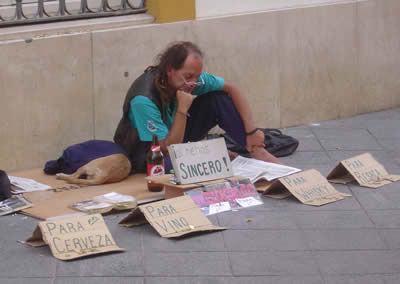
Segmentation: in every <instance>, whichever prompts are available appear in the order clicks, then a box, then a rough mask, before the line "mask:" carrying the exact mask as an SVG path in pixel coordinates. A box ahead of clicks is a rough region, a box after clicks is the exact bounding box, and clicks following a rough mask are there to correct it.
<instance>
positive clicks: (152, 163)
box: [146, 134, 165, 192]
mask: <svg viewBox="0 0 400 284" xmlns="http://www.w3.org/2000/svg"><path fill="white" fill-rule="evenodd" d="M146 162H147V176H160V175H164V174H165V166H164V155H163V153H162V152H161V147H160V144H159V142H158V137H157V135H155V134H153V141H152V143H151V146H150V150H149V151H148V152H147V156H146ZM163 187H164V185H162V184H160V183H156V182H153V181H150V180H148V181H147V189H148V190H149V191H151V192H159V191H162V190H163Z"/></svg>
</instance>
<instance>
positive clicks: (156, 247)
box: [143, 227, 225, 253]
mask: <svg viewBox="0 0 400 284" xmlns="http://www.w3.org/2000/svg"><path fill="white" fill-rule="evenodd" d="M143 247H144V252H145V253H148V252H157V251H158V252H163V251H164V252H166V251H176V252H179V251H181V252H184V251H187V252H194V251H225V248H224V239H223V237H222V233H221V232H207V233H202V234H198V235H193V236H187V237H184V238H179V239H167V238H161V237H160V236H159V235H158V234H157V233H156V232H155V231H154V229H152V228H150V227H147V228H146V229H145V230H144V231H143Z"/></svg>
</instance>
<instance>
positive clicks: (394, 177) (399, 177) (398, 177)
mask: <svg viewBox="0 0 400 284" xmlns="http://www.w3.org/2000/svg"><path fill="white" fill-rule="evenodd" d="M384 178H385V179H386V180H390V181H393V182H395V181H400V175H387V176H385V177H384Z"/></svg>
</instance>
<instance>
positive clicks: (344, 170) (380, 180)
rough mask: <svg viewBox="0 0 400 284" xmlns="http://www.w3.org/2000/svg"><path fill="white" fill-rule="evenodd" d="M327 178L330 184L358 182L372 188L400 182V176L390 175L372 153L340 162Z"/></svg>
mask: <svg viewBox="0 0 400 284" xmlns="http://www.w3.org/2000/svg"><path fill="white" fill-rule="evenodd" d="M327 178H328V180H329V181H330V182H333V183H342V184H347V183H349V182H352V181H354V180H356V181H357V182H358V184H359V185H361V186H365V187H371V188H378V187H381V186H383V185H386V184H390V183H391V182H393V181H399V180H400V176H399V175H390V174H389V173H388V172H387V171H386V169H385V168H384V167H383V166H382V165H381V164H380V163H379V162H378V161H376V160H375V159H374V158H373V157H372V155H371V154H370V153H364V154H362V155H359V156H355V157H352V158H350V159H346V160H342V161H340V163H339V164H338V165H337V166H336V167H335V168H334V169H333V170H332V171H331V172H330V174H329V175H328V177H327Z"/></svg>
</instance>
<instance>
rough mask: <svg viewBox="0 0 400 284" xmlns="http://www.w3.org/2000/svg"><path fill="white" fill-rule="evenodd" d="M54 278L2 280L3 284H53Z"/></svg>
mask: <svg viewBox="0 0 400 284" xmlns="http://www.w3.org/2000/svg"><path fill="white" fill-rule="evenodd" d="M53 281H54V279H53V278H18V277H17V278H1V277H0V283H1V284H53Z"/></svg>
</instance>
